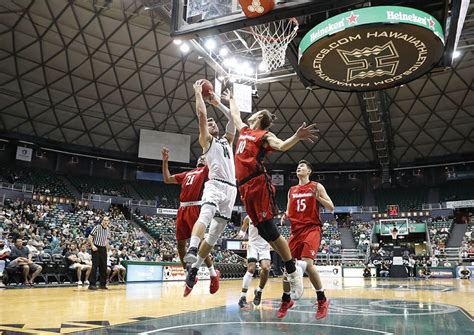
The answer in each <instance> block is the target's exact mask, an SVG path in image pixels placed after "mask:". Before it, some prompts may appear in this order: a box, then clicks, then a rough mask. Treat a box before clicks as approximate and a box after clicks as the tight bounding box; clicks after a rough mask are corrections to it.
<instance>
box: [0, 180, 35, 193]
mask: <svg viewBox="0 0 474 335" xmlns="http://www.w3.org/2000/svg"><path fill="white" fill-rule="evenodd" d="M0 188H2V189H5V190H12V191H18V192H27V193H33V190H34V186H33V185H29V184H22V183H14V184H10V183H6V182H1V183H0Z"/></svg>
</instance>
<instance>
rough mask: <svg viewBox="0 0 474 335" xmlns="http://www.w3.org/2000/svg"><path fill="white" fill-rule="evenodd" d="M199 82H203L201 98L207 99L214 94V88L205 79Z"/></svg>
mask: <svg viewBox="0 0 474 335" xmlns="http://www.w3.org/2000/svg"><path fill="white" fill-rule="evenodd" d="M200 81H202V82H203V85H202V97H203V98H207V97H209V96H211V95H212V93H213V92H214V86H212V83H211V82H210V81H209V80H207V79H201V80H200Z"/></svg>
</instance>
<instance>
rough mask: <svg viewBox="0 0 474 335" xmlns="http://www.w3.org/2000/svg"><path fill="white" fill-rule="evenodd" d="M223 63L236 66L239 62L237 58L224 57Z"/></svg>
mask: <svg viewBox="0 0 474 335" xmlns="http://www.w3.org/2000/svg"><path fill="white" fill-rule="evenodd" d="M223 64H224V66H227V67H234V66H236V64H237V60H236V59H235V58H226V59H224V62H223Z"/></svg>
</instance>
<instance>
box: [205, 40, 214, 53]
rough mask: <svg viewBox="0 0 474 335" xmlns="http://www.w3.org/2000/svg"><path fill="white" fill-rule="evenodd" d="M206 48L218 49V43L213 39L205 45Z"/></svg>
mask: <svg viewBox="0 0 474 335" xmlns="http://www.w3.org/2000/svg"><path fill="white" fill-rule="evenodd" d="M204 46H205V47H206V49H207V50H213V49H214V48H215V47H216V41H214V40H213V39H208V40H207V41H206V43H204Z"/></svg>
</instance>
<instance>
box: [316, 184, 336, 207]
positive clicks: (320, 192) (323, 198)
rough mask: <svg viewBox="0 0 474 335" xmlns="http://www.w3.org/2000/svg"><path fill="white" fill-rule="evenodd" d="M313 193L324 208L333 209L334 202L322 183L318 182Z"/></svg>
mask: <svg viewBox="0 0 474 335" xmlns="http://www.w3.org/2000/svg"><path fill="white" fill-rule="evenodd" d="M315 193H316V194H315V195H316V199H317V200H318V201H319V202H320V203H321V205H323V206H324V208H326V209H327V210H328V211H331V212H332V211H334V204H333V202H332V200H331V198H330V197H329V195H328V193H327V192H326V189H325V188H324V186H323V185H321V184H320V183H318V185H317V187H316V190H315Z"/></svg>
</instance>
